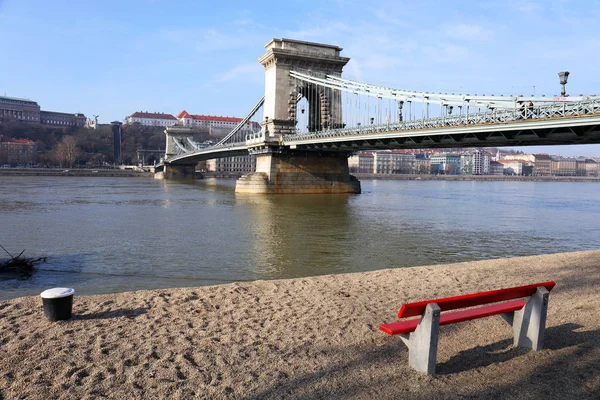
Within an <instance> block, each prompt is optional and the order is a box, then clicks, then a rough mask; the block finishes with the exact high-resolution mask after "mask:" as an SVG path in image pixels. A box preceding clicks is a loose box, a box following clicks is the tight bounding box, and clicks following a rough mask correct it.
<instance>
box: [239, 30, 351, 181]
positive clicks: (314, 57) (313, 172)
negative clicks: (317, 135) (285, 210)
mask: <svg viewBox="0 0 600 400" xmlns="http://www.w3.org/2000/svg"><path fill="white" fill-rule="evenodd" d="M265 48H266V49H267V51H266V52H265V54H263V55H262V57H260V58H259V61H260V63H261V64H262V65H263V66H264V68H265V74H266V79H265V102H264V120H263V122H262V131H263V137H264V142H263V143H260V144H257V145H256V146H255V147H254V149H253V150H252V151H251V152H253V153H254V154H256V157H257V160H256V172H255V173H252V174H248V175H244V176H243V177H241V178H240V179H239V180H238V182H237V184H236V192H245V193H360V182H359V181H358V180H356V179H355V178H354V177H351V176H350V174H349V171H348V153H339V152H335V153H334V152H332V153H328V152H324V153H317V152H303V151H297V150H294V149H289V148H285V147H283V146H281V139H282V138H283V137H284V135H288V134H294V133H296V123H297V121H296V105H297V103H298V99H300V98H302V97H304V98H306V99H307V101H308V108H309V118H308V119H309V121H310V125H309V130H310V131H318V130H322V129H326V128H327V127H330V128H338V127H341V126H342V104H341V93H340V92H334V91H327V92H325V91H323V90H322V89H320V88H319V87H317V86H315V85H312V84H308V83H305V82H301V81H298V80H296V79H295V78H292V77H290V71H297V72H307V71H308V72H310V73H313V74H315V73H316V74H322V75H334V76H341V74H342V68H343V67H344V66H345V65H346V64H347V63H348V61H350V59H349V58H347V57H341V56H340V52H341V51H342V49H341V48H340V47H338V46H332V45H327V44H320V43H310V42H302V41H298V40H290V39H273V40H271V41H270V42H269V43H267V45H266V46H265Z"/></svg>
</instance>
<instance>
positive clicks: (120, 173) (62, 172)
mask: <svg viewBox="0 0 600 400" xmlns="http://www.w3.org/2000/svg"><path fill="white" fill-rule="evenodd" d="M0 176H104V177H107V176H111V177H112V176H114V177H138V176H142V177H151V176H152V174H151V173H149V172H136V171H131V170H121V169H63V168H58V169H54V168H0Z"/></svg>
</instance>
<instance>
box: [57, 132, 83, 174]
mask: <svg viewBox="0 0 600 400" xmlns="http://www.w3.org/2000/svg"><path fill="white" fill-rule="evenodd" d="M81 154H82V152H81V149H80V148H79V147H78V146H77V139H76V138H75V137H73V136H65V137H63V140H62V141H61V142H60V143H59V144H57V145H56V149H55V150H54V156H55V158H56V161H57V162H58V164H59V166H60V167H61V168H62V167H63V166H68V167H70V168H72V167H73V165H75V162H76V161H77V160H78V159H79V157H81Z"/></svg>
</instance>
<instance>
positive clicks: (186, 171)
mask: <svg viewBox="0 0 600 400" xmlns="http://www.w3.org/2000/svg"><path fill="white" fill-rule="evenodd" d="M195 178H196V164H177V165H172V164H165V165H164V167H163V170H162V171H157V172H155V173H154V179H174V180H192V179H195Z"/></svg>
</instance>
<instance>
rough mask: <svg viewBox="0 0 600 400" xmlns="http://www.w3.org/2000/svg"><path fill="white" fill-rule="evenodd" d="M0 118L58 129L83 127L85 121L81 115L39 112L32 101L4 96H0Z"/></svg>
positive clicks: (38, 107)
mask: <svg viewBox="0 0 600 400" xmlns="http://www.w3.org/2000/svg"><path fill="white" fill-rule="evenodd" d="M0 118H12V119H16V120H17V121H21V122H34V123H41V124H44V125H50V126H58V127H83V126H85V124H86V120H87V118H86V117H85V115H83V114H81V113H75V114H71V113H63V112H54V111H44V110H40V106H39V105H38V103H37V102H35V101H33V100H27V99H19V98H16V97H4V96H0Z"/></svg>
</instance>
